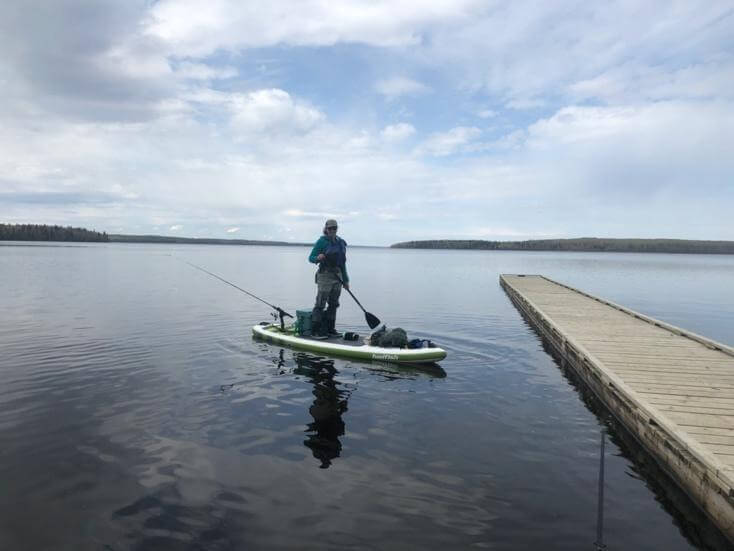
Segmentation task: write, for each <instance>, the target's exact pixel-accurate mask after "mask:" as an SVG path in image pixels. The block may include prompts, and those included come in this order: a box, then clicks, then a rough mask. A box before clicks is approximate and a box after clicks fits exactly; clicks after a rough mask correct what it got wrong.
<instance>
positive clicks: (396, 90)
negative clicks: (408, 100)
mask: <svg viewBox="0 0 734 551" xmlns="http://www.w3.org/2000/svg"><path fill="white" fill-rule="evenodd" d="M375 90H376V91H377V92H378V93H379V94H382V95H383V96H385V97H386V98H387V99H395V98H398V97H400V96H416V95H420V94H425V93H426V92H429V91H430V90H431V89H430V88H429V87H428V86H426V85H425V84H422V83H420V82H418V81H417V80H413V79H410V78H406V77H393V78H390V79H386V80H380V81H378V82H376V83H375Z"/></svg>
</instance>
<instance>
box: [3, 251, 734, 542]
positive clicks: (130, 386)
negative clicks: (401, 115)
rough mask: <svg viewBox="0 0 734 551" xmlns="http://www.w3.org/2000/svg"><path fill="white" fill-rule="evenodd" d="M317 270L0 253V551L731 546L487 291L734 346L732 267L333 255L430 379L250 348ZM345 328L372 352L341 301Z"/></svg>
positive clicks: (146, 255)
mask: <svg viewBox="0 0 734 551" xmlns="http://www.w3.org/2000/svg"><path fill="white" fill-rule="evenodd" d="M308 252H309V251H308V250H307V249H305V248H298V247H287V248H278V247H272V248H271V247H222V246H219V247H218V246H194V245H183V246H158V245H123V244H100V245H89V246H38V245H35V246H0V277H1V278H2V293H0V311H1V312H2V319H0V377H1V381H2V386H1V387H0V549H2V550H3V551H4V550H13V551H15V550H33V551H40V550H46V549H48V550H74V551H76V550H87V549H90V550H92V549H93V550H124V549H141V550H148V549H156V550H158V549H160V550H168V549H176V550H178V549H181V550H199V549H207V550H225V549H227V550H229V549H232V550H234V549H416V550H417V549H421V550H423V549H465V548H472V547H474V548H478V549H531V548H532V549H541V548H542V549H544V550H551V549H558V550H568V549H588V550H592V549H594V541H595V540H596V530H597V512H596V511H597V477H598V472H599V452H600V435H601V431H602V429H603V428H606V430H607V431H608V432H609V433H610V436H609V438H611V440H609V439H608V440H607V443H606V451H605V469H606V482H605V492H606V493H605V503H604V532H603V538H604V543H606V544H607V545H608V548H609V549H625V550H629V549H635V550H637V549H666V550H680V549H703V548H713V549H717V548H724V543H723V540H721V539H720V536H719V535H718V534H717V533H716V532H715V531H712V530H711V526H710V525H709V524H708V523H707V522H706V521H705V520H704V519H701V518H699V517H697V516H696V514H695V510H693V511H691V510H689V509H690V503H689V502H687V501H686V500H685V499H684V498H682V496H680V495H679V493H677V492H675V490H674V488H671V487H670V485H669V484H667V482H666V480H665V479H664V478H663V477H660V476H659V473H656V472H655V469H654V466H653V465H650V464H649V461H647V460H646V458H645V456H644V455H639V450H637V449H635V447H634V445H632V444H630V443H628V442H627V438H626V435H625V433H624V432H623V431H622V430H621V429H619V427H617V426H616V425H615V424H614V422H612V421H610V420H607V419H606V413H605V411H604V410H603V408H601V407H600V406H599V405H598V404H597V403H596V402H595V400H594V399H593V398H592V397H589V396H587V395H586V393H585V391H584V390H583V389H581V388H577V386H576V384H575V382H574V380H573V377H570V376H567V375H565V374H564V373H563V372H562V371H561V369H560V368H559V367H558V365H557V364H556V363H555V361H554V360H553V359H552V357H550V356H549V355H548V354H547V353H546V352H545V351H544V350H543V345H542V342H541V340H540V339H539V338H538V336H537V335H536V334H535V333H534V332H533V330H532V329H531V328H530V327H528V326H527V324H526V323H525V322H524V321H523V320H522V318H521V317H520V315H519V314H518V312H517V311H516V310H515V308H514V307H513V306H512V305H511V303H510V301H509V300H508V298H507V297H506V295H505V294H504V292H503V291H502V290H501V288H500V286H499V284H498V276H499V274H500V273H504V272H508V273H542V274H545V275H547V276H549V277H552V278H555V279H558V280H560V281H562V282H564V283H568V284H571V285H574V286H577V287H579V288H582V289H584V290H586V291H589V292H591V293H594V294H597V295H600V296H603V297H605V298H607V299H610V300H612V301H614V302H618V303H620V304H623V305H626V306H628V307H631V308H633V309H635V310H638V311H641V312H644V313H646V314H649V315H652V316H654V317H657V318H660V319H663V320H665V321H667V322H670V323H673V324H675V325H679V326H682V327H685V328H687V329H690V330H693V331H694V332H697V333H700V334H703V335H706V336H708V337H711V338H713V339H715V340H718V341H721V342H724V343H726V344H729V345H732V344H734V285H732V282H733V281H734V257H726V256H695V255H677V256H673V255H634V254H584V253H518V252H494V253H493V252H478V251H472V252H457V251H399V250H389V249H359V248H353V249H351V250H350V257H349V258H350V260H349V271H350V275H351V276H352V289H353V291H354V292H355V294H356V295H357V297H358V298H359V299H360V301H361V302H362V303H363V304H364V305H365V307H366V308H367V309H368V310H369V311H371V312H373V313H374V314H376V315H377V316H379V317H380V318H381V319H382V320H383V322H385V323H387V324H388V326H390V327H394V326H401V327H403V328H405V329H406V330H407V331H408V335H409V337H411V338H412V337H414V336H422V337H427V338H430V339H432V340H434V341H436V342H438V343H440V344H441V345H442V346H443V347H444V348H446V349H447V350H448V351H449V357H448V358H447V359H446V360H445V361H444V362H442V364H441V367H442V368H443V370H444V371H443V372H441V371H437V370H425V371H424V370H415V369H400V368H394V367H389V366H384V365H375V364H365V363H358V362H353V361H345V360H338V359H335V360H325V359H318V358H314V357H310V356H305V355H302V354H298V353H295V352H293V351H291V350H288V349H282V348H279V347H277V346H272V345H268V344H264V343H259V342H256V341H253V339H252V338H251V334H250V327H251V326H252V325H253V324H254V323H257V322H259V321H262V320H267V319H269V316H268V308H267V307H266V306H264V305H263V304H261V303H259V302H257V301H255V300H253V299H251V298H249V297H247V296H246V295H244V294H241V293H239V292H238V291H236V290H234V289H232V288H231V287H229V286H227V285H224V284H223V283H221V282H219V281H217V280H215V279H213V278H211V277H209V276H207V275H206V274H203V273H201V272H199V271H197V270H194V269H192V268H191V267H189V266H187V265H186V264H184V263H183V262H181V261H180V260H186V261H189V262H193V263H195V264H199V265H201V266H204V267H205V268H207V269H208V270H210V271H212V272H215V273H217V274H219V275H221V276H222V277H224V278H226V279H229V280H230V281H232V282H234V283H236V284H237V285H239V286H241V287H243V288H245V289H248V290H249V291H251V292H253V293H255V294H257V295H259V296H262V297H263V298H264V299H265V300H268V301H269V302H271V303H274V304H277V305H279V306H282V307H284V308H286V309H288V310H291V311H293V310H295V309H296V308H309V307H310V306H311V305H312V301H313V298H314V295H315V285H314V284H313V269H312V267H311V266H310V265H309V264H308V263H307V262H306V256H307V254H308ZM339 325H340V326H341V328H342V329H347V330H357V331H360V332H362V333H363V334H364V333H366V332H367V331H368V328H367V327H366V326H365V325H364V317H363V315H362V313H361V311H360V310H358V308H357V307H356V305H355V304H354V303H353V301H352V300H351V299H350V298H349V296H348V295H346V294H345V295H344V296H343V297H342V307H341V308H340V317H339Z"/></svg>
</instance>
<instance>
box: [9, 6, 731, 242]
mask: <svg viewBox="0 0 734 551" xmlns="http://www.w3.org/2000/svg"><path fill="white" fill-rule="evenodd" d="M0 52H2V55H0V97H1V98H2V101H0V223H37V224H60V225H64V226H66V225H72V226H81V227H85V228H88V229H95V230H97V231H106V232H108V233H126V234H158V235H179V236H185V237H212V238H234V239H267V240H279V241H292V242H311V241H314V240H315V239H316V238H317V237H318V236H319V234H320V232H321V229H322V227H323V225H324V222H325V220H326V219H327V218H335V219H337V220H338V222H339V226H340V230H339V232H340V235H341V236H342V237H344V238H345V239H346V240H347V242H348V243H350V244H355V245H389V244H391V243H396V242H400V241H408V240H417V239H490V240H518V239H541V238H570V237H648V238H658V237H667V238H682V239H725V240H734V215H733V214H732V213H733V212H734V4H732V2H731V0H726V1H715V0H707V1H702V2H696V1H693V0H685V1H674V0H668V1H664V2H658V1H654V0H649V1H645V2H640V1H638V0H634V1H610V2H588V1H565V0H558V1H553V2H541V1H538V2H533V1H514V2H495V1H492V0H482V1H474V0H450V1H449V0H430V1H417V0H403V1H401V2H394V1H386V0H369V1H367V0H341V1H340V2H327V1H324V0H297V1H292V2H291V1H284V0H268V1H267V2H261V1H255V0H205V1H199V0H175V1H174V0H158V1H154V0H106V1H101V0H54V1H53V2H48V1H45V0H3V2H1V3H0Z"/></svg>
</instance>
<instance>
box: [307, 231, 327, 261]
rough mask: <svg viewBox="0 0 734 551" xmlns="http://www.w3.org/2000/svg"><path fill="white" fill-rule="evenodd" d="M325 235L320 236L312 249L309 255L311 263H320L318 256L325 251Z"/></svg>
mask: <svg viewBox="0 0 734 551" xmlns="http://www.w3.org/2000/svg"><path fill="white" fill-rule="evenodd" d="M323 240H324V238H323V237H319V239H318V241H316V243H315V244H314V246H313V249H312V250H311V254H310V255H308V261H309V262H310V263H311V264H318V263H319V258H318V256H319V255H320V254H321V253H322V252H324V244H323Z"/></svg>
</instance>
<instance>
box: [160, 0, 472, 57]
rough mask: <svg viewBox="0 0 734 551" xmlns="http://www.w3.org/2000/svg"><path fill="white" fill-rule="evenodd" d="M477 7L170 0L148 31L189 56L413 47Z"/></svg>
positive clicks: (462, 3) (355, 0)
mask: <svg viewBox="0 0 734 551" xmlns="http://www.w3.org/2000/svg"><path fill="white" fill-rule="evenodd" d="M477 5H481V3H479V2H477V1H476V0H471V1H467V0H435V1H433V2H431V3H430V4H425V3H423V2H415V1H409V2H400V3H398V4H396V3H394V2H390V1H388V0H377V1H373V2H363V1H360V0H345V1H343V2H340V4H339V7H338V9H334V8H333V6H331V5H329V4H328V3H324V2H321V1H319V0H301V1H298V2H288V1H286V0H272V1H269V2H257V1H256V2H245V3H243V2H238V1H236V0H206V1H203V0H162V1H160V2H157V3H156V4H154V5H153V7H152V9H151V10H150V18H149V20H148V21H147V25H146V32H147V34H148V35H150V36H152V37H155V38H156V39H158V40H161V41H163V42H165V43H166V44H167V45H169V47H170V48H171V49H172V50H173V52H175V55H176V56H181V57H185V56H196V57H204V56H207V55H209V54H212V53H214V52H215V51H217V50H220V49H226V50H235V51H236V50H239V49H243V48H263V47H269V46H275V45H277V44H287V45H290V46H331V45H334V44H337V43H340V42H341V43H361V44H366V45H369V46H376V47H396V46H409V45H415V44H418V43H420V40H421V36H420V33H421V31H422V30H423V29H425V28H429V27H430V26H433V25H437V24H451V23H452V22H454V21H456V22H459V21H462V20H465V19H466V18H468V17H469V16H470V15H471V13H473V12H474V10H475V6H477ZM192 13H195V14H196V18H192V17H191V14H192Z"/></svg>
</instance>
